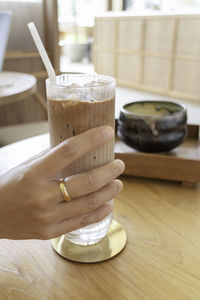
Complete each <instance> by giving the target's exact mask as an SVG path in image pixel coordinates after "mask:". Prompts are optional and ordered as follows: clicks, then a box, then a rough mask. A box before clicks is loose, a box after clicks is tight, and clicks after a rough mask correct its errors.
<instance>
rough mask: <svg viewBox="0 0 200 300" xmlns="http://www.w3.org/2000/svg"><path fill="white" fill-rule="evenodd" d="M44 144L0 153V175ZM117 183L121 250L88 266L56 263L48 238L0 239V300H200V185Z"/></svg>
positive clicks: (38, 141) (41, 140) (39, 140)
mask: <svg viewBox="0 0 200 300" xmlns="http://www.w3.org/2000/svg"><path fill="white" fill-rule="evenodd" d="M47 145H48V135H42V136H38V137H34V138H31V139H28V140H24V141H20V142H18V143H16V144H12V145H9V146H6V147H4V148H2V149H0V172H1V173H2V172H4V171H6V170H8V169H9V168H11V167H13V166H15V165H16V164H18V163H20V162H22V161H23V160H25V159H27V158H29V157H30V156H31V155H34V154H36V153H38V152H40V151H41V150H42V149H44V148H45V147H46V146H47ZM186 172H187V170H186ZM121 179H122V180H123V183H124V189H123V191H122V192H121V193H120V195H118V196H117V198H116V200H115V213H114V214H115V218H116V220H118V221H119V222H120V223H121V224H122V225H123V226H124V227H125V228H126V231H127V234H128V243H127V245H126V248H125V249H124V250H123V252H121V253H120V254H119V255H118V256H116V257H115V258H113V259H112V260H110V261H107V262H103V263H100V264H89V265H86V264H78V263H72V262H69V261H67V260H65V259H63V258H61V257H60V256H58V255H57V254H56V253H55V252H54V251H53V249H52V247H51V243H50V241H40V240H25V241H11V240H0V298H1V299H5V300H11V299H12V300H15V299H16V300H18V299H20V300H27V299H34V300H44V299H48V300H63V299H70V300H74V299H76V300H79V299H80V300H84V299H85V300H86V299H87V300H92V299H95V300H102V299H109V300H115V299H118V300H124V299H127V300H129V299H134V300H147V299H148V300H155V299H156V300H172V299H181V300H190V299H191V300H199V298H200V285H199V281H200V267H199V266H200V256H199V245H200V236H199V232H200V218H199V214H200V186H197V187H196V188H194V189H188V188H185V187H182V186H180V185H179V184H178V183H174V182H168V181H159V180H150V179H148V180H145V179H139V178H134V177H122V178H121Z"/></svg>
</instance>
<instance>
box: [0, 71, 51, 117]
mask: <svg viewBox="0 0 200 300" xmlns="http://www.w3.org/2000/svg"><path fill="white" fill-rule="evenodd" d="M36 88H37V86H36V78H35V76H33V75H30V74H26V73H19V72H1V73H0V106H1V105H7V104H11V103H14V102H17V101H20V100H22V99H24V98H25V97H28V96H33V97H34V99H35V100H36V101H37V102H39V104H40V105H41V106H42V109H43V110H44V111H45V114H46V116H47V105H46V101H45V99H44V98H43V97H42V96H41V95H40V94H39V93H38V92H37V89H36Z"/></svg>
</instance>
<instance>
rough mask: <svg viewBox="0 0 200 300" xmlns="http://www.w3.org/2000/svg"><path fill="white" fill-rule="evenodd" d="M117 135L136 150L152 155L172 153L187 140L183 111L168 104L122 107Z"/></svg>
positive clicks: (180, 105)
mask: <svg viewBox="0 0 200 300" xmlns="http://www.w3.org/2000/svg"><path fill="white" fill-rule="evenodd" d="M117 134H118V136H119V138H120V139H122V140H123V141H124V142H125V143H126V144H127V145H129V146H131V147H132V148H134V149H136V150H138V151H143V152H150V153H154V152H166V151H169V150H172V149H173V148H175V147H177V146H178V145H180V144H181V143H183V141H184V140H185V138H186V135H187V112H186V108H185V107H184V106H183V105H182V104H178V103H175V102H170V101H136V102H132V103H128V104H125V105H124V106H123V107H122V109H121V111H120V117H119V120H118V128H117Z"/></svg>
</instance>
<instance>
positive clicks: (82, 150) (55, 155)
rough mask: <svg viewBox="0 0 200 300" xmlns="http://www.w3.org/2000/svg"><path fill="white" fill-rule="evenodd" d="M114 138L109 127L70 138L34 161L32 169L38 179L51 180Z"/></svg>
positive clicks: (94, 129)
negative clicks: (77, 160)
mask: <svg viewBox="0 0 200 300" xmlns="http://www.w3.org/2000/svg"><path fill="white" fill-rule="evenodd" d="M113 136H114V131H113V129H112V128H111V127H109V126H101V127H97V128H93V129H90V130H87V131H86V132H83V133H81V134H79V135H76V136H74V137H71V138H69V139H67V140H65V141H64V142H62V143H61V144H59V145H58V146H56V147H55V148H53V149H51V150H50V151H49V152H48V153H46V154H44V155H43V156H42V157H40V158H38V159H36V160H35V161H34V162H33V164H32V168H33V169H35V170H36V171H37V174H39V176H40V177H45V178H46V177H48V178H51V177H52V176H54V175H55V174H56V173H58V172H59V171H60V170H61V169H63V168H64V167H66V166H68V165H69V164H70V163H72V162H73V161H74V160H76V159H78V158H80V157H81V156H84V155H85V154H87V153H88V152H90V151H92V150H94V149H96V148H98V147H100V146H101V145H103V144H104V143H106V142H108V141H109V140H110V139H112V138H113Z"/></svg>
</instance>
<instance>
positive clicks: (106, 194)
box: [55, 180, 123, 221]
mask: <svg viewBox="0 0 200 300" xmlns="http://www.w3.org/2000/svg"><path fill="white" fill-rule="evenodd" d="M122 187H123V184H122V182H121V181H120V180H113V181H112V182H110V183H109V184H107V185H106V186H104V187H103V188H102V189H100V190H99V191H97V192H94V193H92V194H89V195H87V196H83V197H80V198H77V199H73V200H72V201H70V202H68V203H66V202H61V203H58V204H57V205H56V208H55V219H56V220H57V221H63V220H64V219H67V218H72V217H75V216H79V215H83V214H87V213H89V212H91V211H93V210H95V209H97V208H99V207H101V206H103V205H104V204H105V203H106V202H107V201H109V200H111V199H113V198H114V197H115V196H116V195H117V194H118V193H119V192H120V191H121V190H122Z"/></svg>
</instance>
